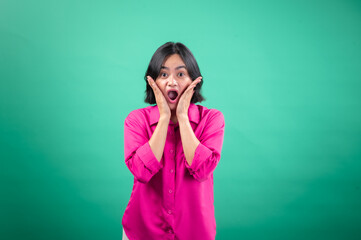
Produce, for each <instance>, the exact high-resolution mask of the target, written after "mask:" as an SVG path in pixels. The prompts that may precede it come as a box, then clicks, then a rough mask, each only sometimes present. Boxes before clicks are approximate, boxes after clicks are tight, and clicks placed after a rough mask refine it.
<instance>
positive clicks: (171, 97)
mask: <svg viewBox="0 0 361 240" xmlns="http://www.w3.org/2000/svg"><path fill="white" fill-rule="evenodd" d="M177 97H178V92H177V91H173V90H171V91H169V92H168V98H169V100H170V101H171V102H175V100H176V99H177Z"/></svg>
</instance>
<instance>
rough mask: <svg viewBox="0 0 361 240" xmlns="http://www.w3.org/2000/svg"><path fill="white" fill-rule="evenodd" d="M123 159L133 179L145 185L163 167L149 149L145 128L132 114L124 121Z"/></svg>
mask: <svg viewBox="0 0 361 240" xmlns="http://www.w3.org/2000/svg"><path fill="white" fill-rule="evenodd" d="M143 125H144V123H143ZM124 158H125V164H126V165H127V167H128V168H129V170H130V172H131V173H132V174H133V175H134V177H135V179H137V180H138V181H139V182H142V183H147V182H148V181H149V180H150V179H151V178H152V176H154V174H156V173H157V172H158V171H159V170H160V169H161V168H162V167H163V164H162V163H161V162H159V161H158V160H157V158H156V157H155V155H154V153H153V151H152V149H151V148H150V145H149V137H148V134H147V132H146V129H145V127H144V126H142V124H141V123H140V121H139V119H137V115H136V114H134V113H133V112H131V113H130V114H129V115H128V116H127V117H126V119H125V121H124Z"/></svg>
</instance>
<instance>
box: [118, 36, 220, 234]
mask: <svg viewBox="0 0 361 240" xmlns="http://www.w3.org/2000/svg"><path fill="white" fill-rule="evenodd" d="M144 78H145V80H146V83H147V89H146V98H145V102H147V103H150V104H154V103H156V105H154V106H148V107H145V108H141V109H136V110H133V111H132V112H130V113H129V115H128V116H127V117H126V119H125V121H124V157H125V163H126V165H127V167H128V168H129V170H130V172H131V173H132V174H133V175H134V185H133V190H132V193H131V196H130V200H129V203H128V205H127V207H126V209H125V212H124V215H123V219H122V225H123V239H130V240H143V239H146V240H148V239H149V240H151V239H156V240H158V239H180V240H188V239H189V240H192V239H197V240H202V239H205V240H208V239H215V235H216V221H215V216H214V205H213V202H214V200H213V170H214V169H215V168H216V166H217V164H218V162H219V160H220V157H221V150H222V144H223V136H224V126H225V123H224V117H223V114H222V113H221V112H220V111H218V110H216V109H208V108H206V107H204V106H201V105H195V103H196V102H201V101H203V100H204V98H203V96H202V95H201V93H200V90H201V87H202V84H203V81H202V76H201V74H200V70H199V67H198V64H197V62H196V60H195V58H194V56H193V54H192V53H191V51H190V50H189V49H188V48H187V47H186V46H185V45H183V44H182V43H173V42H167V43H165V44H164V45H162V46H161V47H159V48H158V49H157V51H156V52H155V53H154V55H153V57H152V59H151V60H150V63H149V66H148V69H147V71H146V74H145V77H144Z"/></svg>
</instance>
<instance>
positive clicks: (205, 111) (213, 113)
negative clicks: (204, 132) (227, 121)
mask: <svg viewBox="0 0 361 240" xmlns="http://www.w3.org/2000/svg"><path fill="white" fill-rule="evenodd" d="M196 106H197V107H198V110H199V113H200V114H199V115H200V116H201V119H203V118H207V119H213V118H222V119H224V115H223V113H222V112H221V111H220V110H218V109H215V108H207V107H205V106H202V105H196Z"/></svg>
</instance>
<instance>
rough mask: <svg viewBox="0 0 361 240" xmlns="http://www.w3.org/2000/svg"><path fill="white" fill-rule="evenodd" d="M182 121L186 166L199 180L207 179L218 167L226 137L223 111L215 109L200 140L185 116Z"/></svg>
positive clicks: (181, 129) (181, 128)
mask: <svg viewBox="0 0 361 240" xmlns="http://www.w3.org/2000/svg"><path fill="white" fill-rule="evenodd" d="M179 123H180V131H181V138H182V145H183V150H184V155H185V158H186V161H185V166H186V167H187V168H188V170H189V173H190V174H191V175H192V176H193V177H194V178H195V179H196V180H198V181H200V182H202V181H205V180H206V179H207V178H208V177H209V176H210V175H211V173H212V172H213V170H214V169H215V168H216V166H217V164H218V162H219V160H220V158H221V151H222V145H223V137H224V126H225V123H224V116H223V114H222V112H220V111H215V112H214V113H213V116H211V117H210V118H209V120H208V122H207V123H206V127H205V128H204V131H203V133H202V135H201V136H200V138H199V140H200V141H198V140H197V138H196V136H195V134H194V132H193V130H192V128H191V126H190V123H189V121H188V123H186V122H185V118H184V119H182V124H181V122H179Z"/></svg>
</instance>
